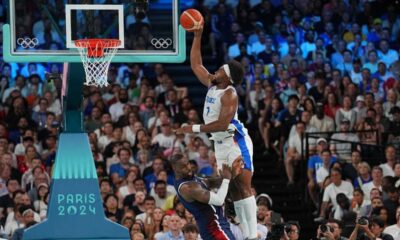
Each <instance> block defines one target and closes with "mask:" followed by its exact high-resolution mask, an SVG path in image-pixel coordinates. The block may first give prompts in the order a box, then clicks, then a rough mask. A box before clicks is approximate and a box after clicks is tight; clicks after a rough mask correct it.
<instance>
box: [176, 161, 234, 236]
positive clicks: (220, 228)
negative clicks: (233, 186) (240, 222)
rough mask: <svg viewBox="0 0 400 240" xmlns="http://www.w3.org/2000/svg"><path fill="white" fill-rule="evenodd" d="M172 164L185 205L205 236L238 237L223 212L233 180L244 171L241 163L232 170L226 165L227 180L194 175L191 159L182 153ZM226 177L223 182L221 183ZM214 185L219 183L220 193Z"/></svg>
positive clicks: (178, 193)
mask: <svg viewBox="0 0 400 240" xmlns="http://www.w3.org/2000/svg"><path fill="white" fill-rule="evenodd" d="M171 165H172V168H173V169H174V172H175V184H174V185H175V190H176V192H177V195H178V197H179V200H180V201H181V202H182V204H183V206H184V207H185V208H186V209H187V210H188V211H189V212H190V213H191V214H193V216H194V218H195V219H196V223H197V224H198V227H199V231H200V235H201V238H202V239H208V240H212V239H215V240H234V239H235V237H234V236H233V234H232V232H231V230H230V226H229V222H228V221H227V219H226V218H225V217H224V215H223V209H222V205H223V204H224V201H225V197H226V194H227V193H228V188H229V182H230V179H231V178H232V177H235V176H236V174H238V173H239V172H240V170H241V169H240V168H241V165H240V164H234V166H233V167H232V172H231V170H229V167H228V166H227V165H225V164H224V165H222V170H220V175H221V177H222V178H223V179H220V181H217V182H218V183H216V182H211V180H210V179H200V178H198V177H196V176H194V174H193V172H192V170H191V168H190V164H189V160H188V159H187V158H186V157H184V156H183V155H182V154H176V155H174V156H172V159H171ZM221 180H222V183H221ZM211 185H218V186H219V190H218V192H217V193H214V192H211V191H210V189H209V187H210V188H213V186H211Z"/></svg>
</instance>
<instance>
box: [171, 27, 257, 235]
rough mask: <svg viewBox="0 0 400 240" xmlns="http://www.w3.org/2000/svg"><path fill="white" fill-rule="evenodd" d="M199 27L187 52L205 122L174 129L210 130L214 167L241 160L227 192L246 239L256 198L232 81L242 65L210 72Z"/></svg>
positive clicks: (253, 224) (253, 227)
mask: <svg viewBox="0 0 400 240" xmlns="http://www.w3.org/2000/svg"><path fill="white" fill-rule="evenodd" d="M202 32H203V29H202V28H200V29H199V30H195V31H194V40H193V45H192V49H191V53H190V62H191V67H192V70H193V72H194V73H195V75H196V76H197V78H198V79H199V80H200V82H202V83H203V84H204V85H206V86H207V87H208V88H209V89H208V92H207V96H206V99H205V103H204V110H203V118H204V121H205V125H187V126H184V127H182V128H181V129H178V131H181V132H185V133H192V132H194V133H199V132H205V133H211V135H212V138H211V139H212V140H214V149H215V156H216V158H217V164H218V167H219V168H220V169H221V166H222V164H223V163H226V164H228V166H232V163H233V162H234V161H240V160H242V161H243V163H244V169H243V171H242V173H241V174H240V175H239V176H238V177H237V178H235V179H233V180H232V181H231V186H230V189H229V191H230V193H231V196H232V198H233V200H234V206H235V212H236V215H237V216H238V218H239V220H240V223H241V227H242V231H243V235H244V237H245V238H247V239H256V238H257V217H256V215H257V214H256V211H257V210H256V201H255V198H254V196H253V194H252V192H251V178H252V174H253V160H252V157H253V143H252V141H251V139H250V137H249V135H248V133H247V129H246V128H245V127H244V126H243V124H242V123H241V122H240V121H239V120H238V117H237V109H238V96H237V94H236V90H235V88H234V86H233V85H234V84H240V83H241V82H242V80H243V77H244V69H243V67H242V65H241V64H240V63H239V62H237V61H230V62H229V63H228V64H225V65H223V66H222V67H221V68H219V69H218V70H217V71H216V72H215V73H214V74H210V73H209V72H208V71H207V69H206V68H205V67H204V66H203V63H202V57H201V36H202Z"/></svg>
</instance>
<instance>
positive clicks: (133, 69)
mask: <svg viewBox="0 0 400 240" xmlns="http://www.w3.org/2000/svg"><path fill="white" fill-rule="evenodd" d="M49 2H55V4H56V3H58V2H59V1H49ZM203 3H204V2H203V1H197V2H196V4H195V6H194V7H196V8H197V9H198V10H199V11H201V13H202V14H203V16H204V17H205V30H204V32H205V34H206V36H207V37H206V38H205V39H204V49H206V50H205V51H204V55H205V56H206V55H207V56H208V55H210V56H211V57H213V58H214V59H215V62H216V63H217V64H220V63H223V62H225V61H227V60H230V59H236V60H238V61H240V62H241V63H242V65H243V66H244V68H245V71H246V75H245V79H244V82H243V84H242V85H241V86H237V92H238V94H239V96H240V106H239V112H240V117H241V118H242V119H243V120H244V121H245V122H246V123H247V124H253V125H255V126H256V128H257V129H258V130H259V131H258V132H259V135H260V136H259V137H257V136H253V140H254V141H259V142H256V144H259V145H264V148H265V152H264V155H265V156H266V157H265V161H268V160H269V158H272V157H275V158H277V159H278V161H280V162H282V163H283V164H284V166H285V171H286V174H287V179H288V182H287V183H288V188H293V187H294V186H295V185H296V182H297V181H298V180H299V179H298V177H296V176H297V175H296V171H299V168H298V166H300V165H301V164H302V162H305V161H307V170H306V171H307V172H306V173H304V175H302V176H307V180H308V184H307V188H308V193H309V196H310V200H311V202H312V204H313V205H314V207H315V210H316V211H315V217H316V219H315V221H316V222H317V223H318V224H319V225H318V226H319V227H318V232H317V234H316V237H317V238H322V237H325V238H326V239H335V240H338V239H346V237H347V238H350V239H375V238H378V237H379V238H381V239H400V208H398V207H399V194H400V190H399V189H400V188H399V187H400V181H399V178H400V162H399V158H398V157H399V155H398V154H399V149H400V97H399V94H400V73H399V71H400V67H399V63H398V62H397V61H398V60H399V50H400V16H399V14H398V12H399V11H400V7H399V5H398V3H396V1H385V0H369V1H366V0H343V1H339V0H324V1H323V0H301V1H297V0H293V1H290V0H262V1H261V2H259V3H257V4H256V5H250V3H249V1H247V0H239V1H238V2H237V3H236V4H233V5H229V4H227V3H225V1H224V0H219V1H218V3H217V4H216V5H214V6H206V5H204V4H203ZM55 6H56V5H55ZM19 7H21V8H24V6H19ZM30 23H31V25H30V26H26V22H25V23H24V24H23V25H22V26H24V27H25V28H24V29H22V30H25V31H27V32H30V31H33V30H35V29H36V30H40V28H39V29H38V28H35V29H33V26H36V24H33V22H30ZM42 25H43V26H44V29H46V27H45V26H47V24H45V23H43V24H42ZM22 30H21V31H22ZM50 33H51V31H50ZM50 35H51V36H53V34H50ZM43 37H44V38H46V37H49V36H47V35H46V34H45V36H43ZM53 40H54V39H53ZM208 46H209V48H208ZM208 49H209V51H210V52H209V53H207V52H206V51H207V50H208ZM0 64H1V65H0V67H1V75H0V101H1V104H0V160H1V161H0V223H1V230H0V233H1V235H3V236H4V237H5V238H8V237H10V238H12V239H21V235H22V230H23V229H24V228H26V227H29V226H31V225H32V224H34V223H36V222H40V221H42V220H43V219H44V218H46V210H47V204H48V196H49V184H50V179H51V169H52V167H53V164H54V160H55V155H56V154H55V153H56V150H57V141H58V134H59V133H60V130H61V129H62V107H61V97H60V96H61V78H57V77H56V78H54V79H53V80H52V81H47V80H46V72H47V73H51V74H61V73H62V67H61V65H58V64H46V63H29V64H16V63H12V64H9V63H4V62H0ZM217 67H219V65H215V68H217ZM209 70H213V69H209ZM108 78H109V79H108V82H109V83H110V85H109V86H107V87H104V88H101V89H99V88H96V87H85V88H84V98H85V99H84V105H83V110H84V118H85V123H84V124H85V130H86V131H87V133H88V135H89V139H90V144H91V150H92V152H93V159H94V161H95V165H96V170H97V173H98V177H99V186H100V192H101V195H102V198H103V201H104V210H105V213H106V216H107V217H108V218H109V219H110V220H112V221H115V222H118V223H120V224H122V225H124V226H126V227H127V228H128V229H130V233H131V236H132V239H137V240H139V239H198V238H197V237H198V236H197V233H198V230H197V227H196V225H195V220H194V219H193V216H192V215H191V214H190V213H189V212H188V211H186V210H185V209H184V208H183V206H182V204H181V203H180V202H179V200H178V199H177V197H176V192H175V190H174V187H173V178H174V174H173V172H172V170H171V167H170V164H169V163H168V158H169V157H170V156H172V155H173V154H175V153H184V154H186V155H187V156H188V157H189V159H191V160H190V163H191V166H192V169H193V170H194V171H195V173H196V174H198V175H199V176H213V175H215V174H216V172H217V171H216V162H215V156H214V153H213V151H212V149H211V147H210V146H211V143H210V141H209V140H208V137H207V135H205V134H196V135H195V134H186V135H183V134H178V135H176V134H175V133H174V131H173V129H175V128H178V127H180V126H181V125H182V124H200V123H201V122H202V118H201V115H200V112H199V111H198V108H199V107H201V106H193V104H192V99H191V98H190V97H189V96H188V89H187V88H185V87H178V86H175V85H174V81H173V78H174V76H173V73H171V72H168V71H167V69H166V68H165V66H163V65H162V64H153V65H150V64H144V65H139V64H115V65H112V67H111V68H110V71H109V76H108ZM306 134H311V135H312V134H314V135H313V136H311V135H306ZM305 136H308V137H305ZM374 147H383V148H384V154H383V155H379V154H377V151H375V150H376V149H377V148H374ZM256 154H259V153H256ZM256 171H257V170H256ZM265 180H266V181H268V179H265ZM300 180H301V179H300ZM257 191H259V192H260V193H261V194H259V195H258V196H257V205H258V213H257V218H258V221H259V236H260V238H259V239H265V238H266V236H267V233H268V237H269V239H290V240H295V239H299V234H300V226H299V224H298V223H296V222H292V221H287V222H286V223H285V224H284V222H283V219H282V216H281V215H280V214H279V213H276V212H274V211H272V202H273V201H272V199H271V198H270V197H269V196H268V195H267V194H264V193H262V192H267V193H268V189H257ZM257 191H256V189H254V192H255V194H257ZM227 205H229V204H227ZM226 209H227V211H226V212H227V213H226V214H227V217H228V218H229V219H230V221H231V223H232V225H231V226H232V230H233V232H234V233H235V236H238V238H237V239H241V238H240V234H241V233H240V229H239V228H238V226H237V225H236V224H235V217H234V213H232V211H229V207H228V206H227V207H226ZM362 219H364V220H362ZM365 221H366V222H367V223H365ZM21 229H22V230H21Z"/></svg>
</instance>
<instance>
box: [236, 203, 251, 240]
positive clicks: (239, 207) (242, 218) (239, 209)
mask: <svg viewBox="0 0 400 240" xmlns="http://www.w3.org/2000/svg"><path fill="white" fill-rule="evenodd" d="M233 205H234V206H235V213H236V216H237V217H238V219H239V222H240V228H241V229H242V233H243V237H244V239H246V238H247V237H248V236H249V229H248V224H247V221H246V213H245V212H244V211H245V209H244V207H243V200H239V201H236V202H233Z"/></svg>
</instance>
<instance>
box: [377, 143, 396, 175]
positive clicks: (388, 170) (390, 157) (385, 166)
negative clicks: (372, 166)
mask: <svg viewBox="0 0 400 240" xmlns="http://www.w3.org/2000/svg"><path fill="white" fill-rule="evenodd" d="M385 158H386V163H382V164H381V165H379V166H380V167H381V169H382V172H383V177H386V176H392V177H394V165H395V163H396V149H395V147H394V146H392V145H389V146H387V147H386V149H385Z"/></svg>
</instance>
